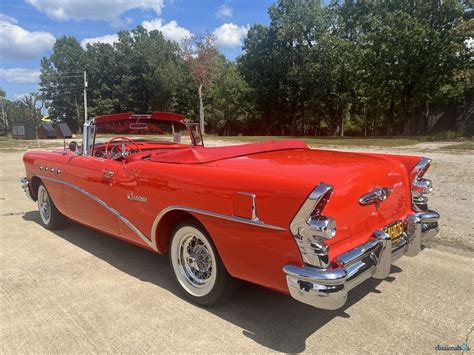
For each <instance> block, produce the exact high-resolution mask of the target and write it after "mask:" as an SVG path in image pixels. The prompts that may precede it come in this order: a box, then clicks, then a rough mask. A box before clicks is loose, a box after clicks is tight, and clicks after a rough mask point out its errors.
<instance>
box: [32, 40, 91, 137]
mask: <svg viewBox="0 0 474 355" xmlns="http://www.w3.org/2000/svg"><path fill="white" fill-rule="evenodd" d="M84 64H85V63H84V50H83V49H82V48H81V46H80V44H79V42H78V41H77V39H76V38H74V37H66V36H64V37H61V38H59V39H58V40H56V43H55V44H54V47H53V53H52V54H51V56H50V57H49V58H46V57H43V59H42V60H41V74H40V89H39V91H40V97H41V99H42V100H44V101H45V104H46V107H47V108H48V110H49V114H50V116H52V117H54V118H61V119H63V120H64V121H65V122H66V123H67V124H68V125H69V126H70V127H71V129H73V130H77V129H78V128H79V126H80V123H82V122H83V117H84V109H83V104H82V102H83V89H84V85H83V71H84Z"/></svg>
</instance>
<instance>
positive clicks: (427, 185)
mask: <svg viewBox="0 0 474 355" xmlns="http://www.w3.org/2000/svg"><path fill="white" fill-rule="evenodd" d="M430 163H431V159H428V158H423V159H421V160H420V161H419V162H418V164H416V166H415V167H414V168H413V170H412V172H411V174H410V176H412V177H413V180H412V182H411V202H412V207H413V210H415V211H416V212H422V211H427V210H428V195H429V194H430V193H431V192H432V191H433V183H432V182H431V180H430V179H425V178H423V176H424V175H425V173H426V171H427V170H428V168H429V167H430Z"/></svg>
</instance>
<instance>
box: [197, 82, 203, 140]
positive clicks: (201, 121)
mask: <svg viewBox="0 0 474 355" xmlns="http://www.w3.org/2000/svg"><path fill="white" fill-rule="evenodd" d="M202 85H203V84H202V83H200V84H199V87H198V94H199V124H200V126H201V133H202V134H204V104H203V103H202Z"/></svg>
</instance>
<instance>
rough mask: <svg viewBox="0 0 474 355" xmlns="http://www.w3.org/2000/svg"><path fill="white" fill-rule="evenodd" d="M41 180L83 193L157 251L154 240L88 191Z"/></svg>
mask: <svg viewBox="0 0 474 355" xmlns="http://www.w3.org/2000/svg"><path fill="white" fill-rule="evenodd" d="M40 178H41V179H45V180H49V181H53V182H57V183H59V184H63V185H65V186H67V187H70V188H72V189H74V190H76V191H79V192H81V193H83V194H84V195H86V196H87V197H89V198H90V199H91V200H93V201H95V202H97V203H98V204H99V205H101V206H102V207H104V208H105V209H106V210H108V211H109V212H111V213H113V214H114V215H115V216H116V217H117V218H118V219H119V220H120V221H122V222H123V223H124V224H125V225H126V226H127V227H128V228H130V230H131V231H132V232H134V233H135V234H136V235H138V236H139V237H140V239H141V240H143V241H144V242H145V244H146V245H147V246H149V247H150V248H152V249H153V250H157V248H156V243H155V240H151V241H150V239H148V238H147V236H146V235H145V234H143V233H142V232H141V231H140V230H139V229H138V228H137V227H135V226H134V225H133V223H132V222H130V221H129V220H128V219H126V218H125V217H124V216H123V215H122V214H121V213H120V212H119V211H117V210H116V209H115V208H113V207H111V206H109V205H108V204H107V203H105V202H104V201H102V200H101V199H100V198H98V197H97V196H95V195H93V194H91V193H90V192H89V191H87V190H84V189H83V188H82V187H79V186H77V185H74V184H71V183H69V182H67V181H63V180H58V179H54V178H50V177H48V176H40Z"/></svg>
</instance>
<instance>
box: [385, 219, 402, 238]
mask: <svg viewBox="0 0 474 355" xmlns="http://www.w3.org/2000/svg"><path fill="white" fill-rule="evenodd" d="M383 231H384V232H385V233H387V234H388V235H389V236H390V238H392V240H396V239H398V238H400V237H401V236H402V235H403V222H402V220H398V221H396V222H393V223H392V224H389V225H388V226H386V227H384V228H383Z"/></svg>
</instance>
